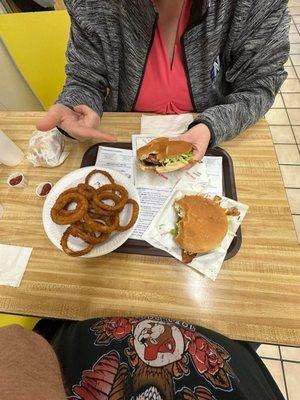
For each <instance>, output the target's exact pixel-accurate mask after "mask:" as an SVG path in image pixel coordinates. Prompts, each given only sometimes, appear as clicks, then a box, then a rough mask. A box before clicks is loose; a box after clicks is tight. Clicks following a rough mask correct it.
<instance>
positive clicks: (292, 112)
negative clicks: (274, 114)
mask: <svg viewBox="0 0 300 400" xmlns="http://www.w3.org/2000/svg"><path fill="white" fill-rule="evenodd" d="M276 111H282V110H281V109H278V110H276ZM287 112H288V114H289V117H290V120H291V124H292V125H300V108H288V109H287Z"/></svg>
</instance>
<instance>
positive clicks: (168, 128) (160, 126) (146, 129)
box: [141, 114, 194, 136]
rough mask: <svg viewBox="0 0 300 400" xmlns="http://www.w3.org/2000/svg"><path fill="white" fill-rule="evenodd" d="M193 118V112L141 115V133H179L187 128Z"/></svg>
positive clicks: (156, 134)
mask: <svg viewBox="0 0 300 400" xmlns="http://www.w3.org/2000/svg"><path fill="white" fill-rule="evenodd" d="M193 120H194V118H193V114H180V115H154V116H153V115H142V118H141V133H144V134H146V133H147V134H151V135H155V136H158V135H163V136H171V135H179V134H181V133H183V132H185V131H186V130H187V128H188V126H189V124H190V123H191V122H193Z"/></svg>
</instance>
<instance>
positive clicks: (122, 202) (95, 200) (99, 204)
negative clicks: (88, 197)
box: [93, 183, 128, 211]
mask: <svg viewBox="0 0 300 400" xmlns="http://www.w3.org/2000/svg"><path fill="white" fill-rule="evenodd" d="M109 191H114V192H119V196H120V201H119V202H118V203H116V204H115V205H114V206H110V205H109V204H105V203H103V201H101V193H103V192H109ZM96 192H97V193H96V195H95V196H94V197H93V204H94V205H95V206H96V207H100V208H102V209H104V210H108V211H117V210H121V209H122V208H123V207H124V206H125V204H126V201H127V199H128V192H127V190H126V189H125V188H124V186H121V185H117V184H116V183H114V184H111V185H103V186H101V187H100V188H99V189H97V190H96Z"/></svg>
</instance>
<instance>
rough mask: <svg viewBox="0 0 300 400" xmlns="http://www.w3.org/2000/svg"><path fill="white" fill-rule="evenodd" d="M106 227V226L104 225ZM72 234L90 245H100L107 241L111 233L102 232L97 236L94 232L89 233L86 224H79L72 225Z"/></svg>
mask: <svg viewBox="0 0 300 400" xmlns="http://www.w3.org/2000/svg"><path fill="white" fill-rule="evenodd" d="M103 225H104V224H103ZM70 232H71V233H70V234H71V235H72V236H74V237H79V238H80V239H81V240H83V241H84V242H86V243H88V244H99V243H102V242H104V241H105V240H107V239H108V238H109V236H110V233H105V232H102V233H101V234H100V236H96V235H95V233H94V232H93V231H91V232H89V229H86V226H85V224H84V223H82V222H79V223H76V224H74V225H71V230H70Z"/></svg>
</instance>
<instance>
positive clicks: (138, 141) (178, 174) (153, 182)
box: [132, 135, 222, 188]
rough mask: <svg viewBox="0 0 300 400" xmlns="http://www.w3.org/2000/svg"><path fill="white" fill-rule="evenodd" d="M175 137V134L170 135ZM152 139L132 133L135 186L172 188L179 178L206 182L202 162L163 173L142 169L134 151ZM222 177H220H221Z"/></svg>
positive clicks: (148, 136) (151, 137)
mask: <svg viewBox="0 0 300 400" xmlns="http://www.w3.org/2000/svg"><path fill="white" fill-rule="evenodd" d="M171 137H172V138H175V137H176V136H174V135H173V136H171ZM152 139H153V136H151V135H133V136H132V150H133V155H134V160H133V163H134V165H133V174H134V182H135V186H136V187H138V188H162V187H163V188H173V187H174V186H175V185H176V184H177V183H178V182H179V181H180V180H181V179H183V180H188V181H194V182H196V181H201V182H207V183H208V178H207V175H206V168H205V163H204V162H198V163H196V164H195V165H194V166H193V167H192V168H190V169H188V170H183V171H181V170H178V171H174V172H168V173H165V174H158V173H157V172H155V171H143V170H142V169H141V168H140V167H139V164H138V159H137V157H136V151H137V149H139V148H140V147H143V146H145V145H146V144H147V143H149V142H150V141H151V140H152ZM221 179H222V177H221Z"/></svg>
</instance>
